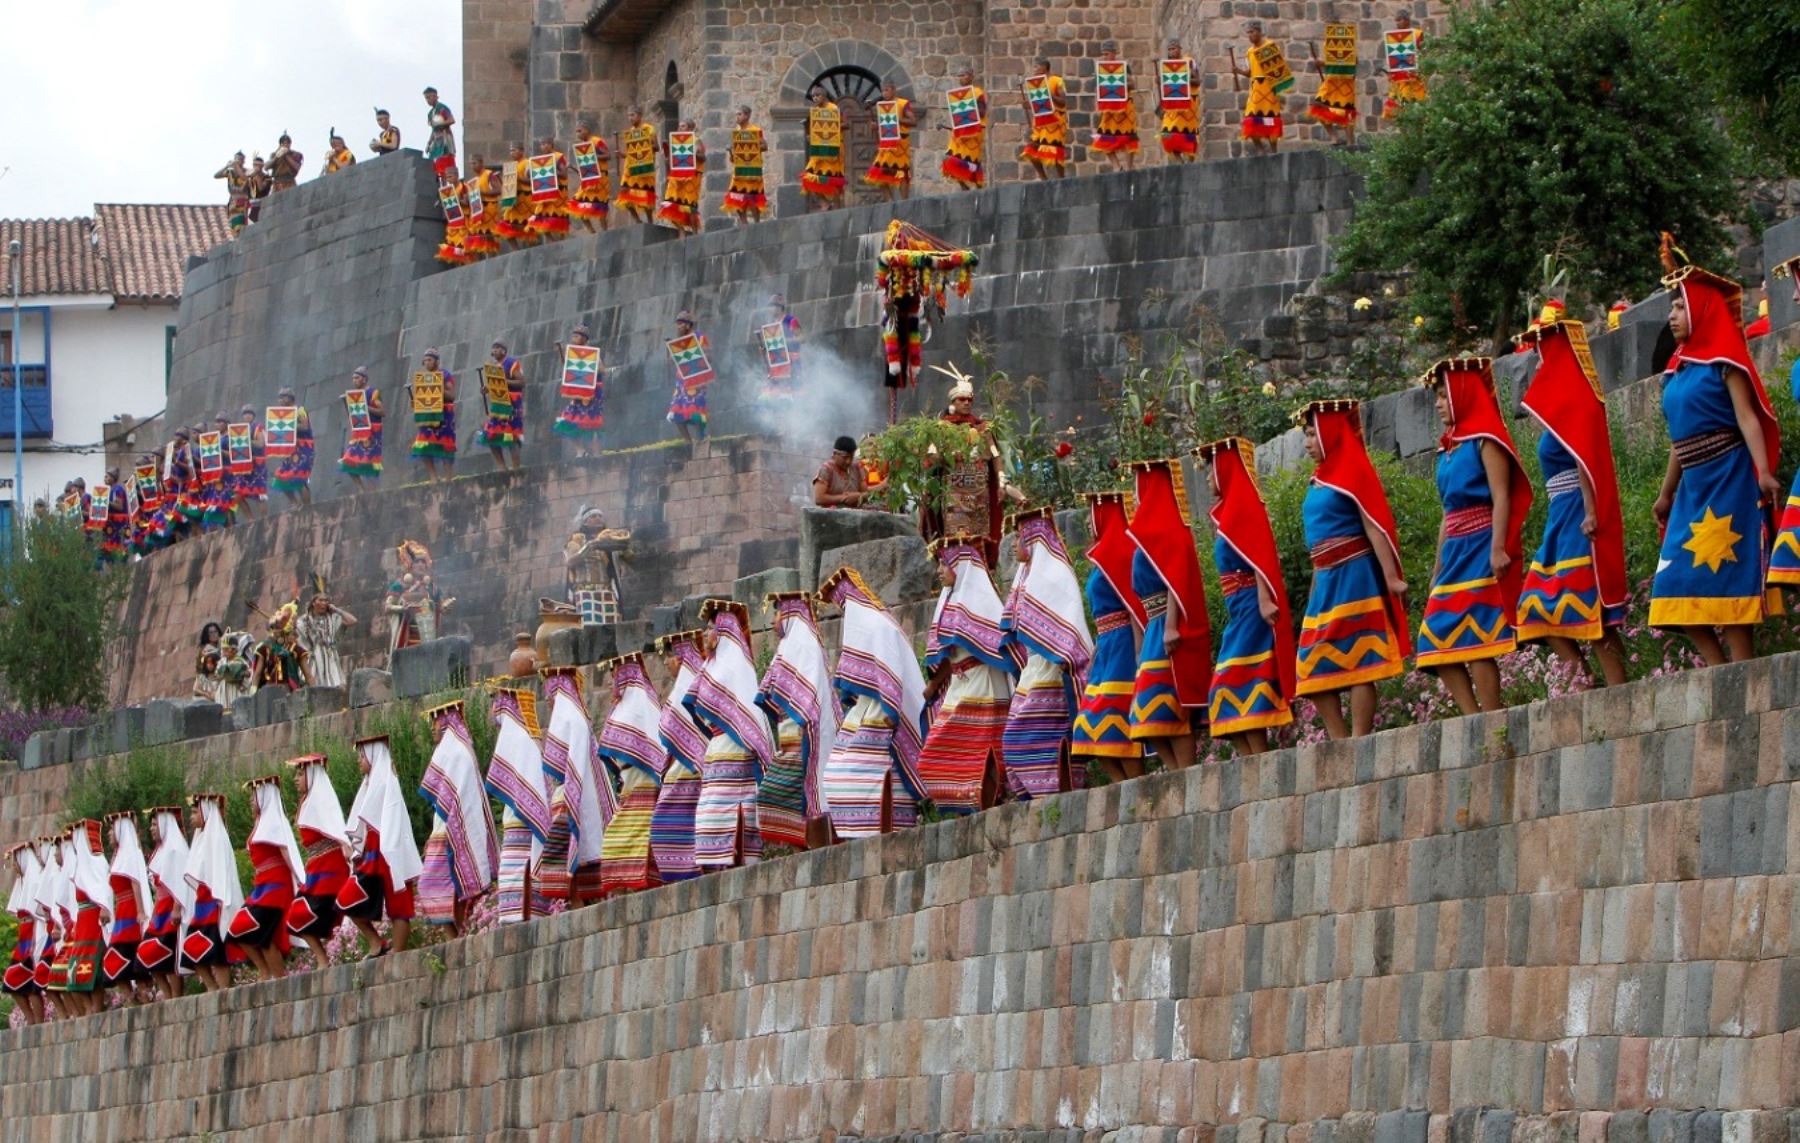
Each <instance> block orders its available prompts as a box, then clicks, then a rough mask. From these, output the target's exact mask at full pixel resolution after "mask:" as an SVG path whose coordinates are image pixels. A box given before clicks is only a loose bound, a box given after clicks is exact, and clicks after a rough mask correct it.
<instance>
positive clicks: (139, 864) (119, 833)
mask: <svg viewBox="0 0 1800 1143" xmlns="http://www.w3.org/2000/svg"><path fill="white" fill-rule="evenodd" d="M106 828H107V830H108V832H110V833H111V834H112V839H113V860H112V868H111V870H110V874H109V877H108V880H109V882H110V883H111V885H112V902H113V923H112V929H111V931H109V932H108V933H107V936H106V952H105V954H104V955H102V956H101V958H100V983H101V985H102V986H103V987H106V988H124V989H126V990H127V992H128V993H129V994H130V995H131V996H132V997H134V998H135V997H136V996H137V992H138V985H139V983H140V982H143V981H146V980H148V979H149V978H150V974H149V973H148V972H146V971H145V970H144V966H143V965H142V964H140V963H139V962H138V956H137V951H138V945H139V943H141V942H142V940H143V936H144V933H143V922H144V921H145V920H146V919H148V917H149V916H150V870H149V868H148V867H147V866H146V865H145V864H144V849H143V846H141V845H140V844H139V843H138V832H137V811H135V810H122V811H120V812H119V813H114V814H107V815H106Z"/></svg>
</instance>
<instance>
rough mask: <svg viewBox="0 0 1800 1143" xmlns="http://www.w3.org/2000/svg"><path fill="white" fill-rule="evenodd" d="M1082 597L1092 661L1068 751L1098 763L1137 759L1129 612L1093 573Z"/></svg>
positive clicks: (1140, 750)
mask: <svg viewBox="0 0 1800 1143" xmlns="http://www.w3.org/2000/svg"><path fill="white" fill-rule="evenodd" d="M1087 598H1088V610H1090V611H1092V612H1093V613H1094V628H1095V631H1096V634H1095V636H1094V659H1093V662H1092V663H1090V664H1089V665H1088V675H1087V686H1086V687H1085V688H1084V689H1083V691H1082V693H1081V712H1080V713H1079V714H1077V715H1076V716H1075V734H1074V738H1073V741H1072V745H1071V746H1070V749H1071V750H1072V751H1073V752H1074V753H1076V754H1080V755H1092V756H1095V757H1100V758H1141V757H1143V756H1144V748H1143V747H1142V746H1140V745H1139V744H1137V743H1135V742H1133V741H1132V740H1131V693H1132V691H1133V690H1134V689H1135V684H1134V681H1133V680H1135V679H1136V677H1137V648H1136V647H1134V646H1133V645H1132V640H1131V613H1130V612H1128V611H1126V610H1125V601H1124V600H1122V599H1120V598H1119V593H1118V592H1116V591H1114V590H1113V585H1112V583H1111V581H1109V580H1108V579H1107V578H1106V576H1105V575H1103V574H1102V573H1101V571H1100V569H1099V568H1095V569H1094V570H1093V571H1091V572H1089V573H1088V581H1087Z"/></svg>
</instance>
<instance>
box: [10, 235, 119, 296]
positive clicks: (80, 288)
mask: <svg viewBox="0 0 1800 1143" xmlns="http://www.w3.org/2000/svg"><path fill="white" fill-rule="evenodd" d="M93 230H94V220H93V219H91V218H24V219H13V218H7V219H0V268H3V269H4V275H5V276H4V282H3V283H0V292H3V293H6V294H7V295H11V293H12V273H13V268H12V259H11V258H9V257H4V256H3V255H4V254H5V252H6V250H7V249H8V247H9V244H10V243H11V242H12V240H13V239H15V238H16V239H18V240H19V243H20V245H21V246H22V247H23V249H21V250H20V252H19V275H20V282H19V292H20V293H21V294H24V295H26V296H32V295H38V294H108V293H111V292H112V282H111V281H110V279H109V277H108V275H107V271H106V263H105V262H103V261H101V259H100V254H99V251H97V250H95V249H94V244H93V242H92V241H91V236H92V234H93Z"/></svg>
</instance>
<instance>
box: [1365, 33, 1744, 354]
mask: <svg viewBox="0 0 1800 1143" xmlns="http://www.w3.org/2000/svg"><path fill="white" fill-rule="evenodd" d="M1655 12H1656V5H1655V3H1654V0H1513V2H1511V3H1506V4H1483V5H1478V6H1475V7H1473V8H1470V9H1467V10H1462V9H1454V8H1453V9H1452V10H1451V13H1450V17H1449V21H1450V23H1449V29H1448V31H1447V33H1446V34H1445V35H1443V36H1441V37H1439V38H1437V39H1435V40H1433V41H1431V43H1430V44H1429V50H1428V53H1427V54H1426V57H1425V58H1426V62H1427V66H1428V68H1429V72H1428V78H1429V79H1430V81H1431V89H1430V90H1431V94H1430V98H1429V99H1427V100H1426V101H1425V102H1424V103H1421V104H1418V105H1416V106H1412V107H1408V108H1407V109H1406V110H1405V111H1404V112H1402V114H1401V116H1400V119H1399V121H1398V124H1397V129H1396V130H1395V131H1393V132H1390V133H1387V134H1385V135H1382V136H1379V137H1377V138H1376V140H1375V142H1374V143H1373V145H1372V147H1371V148H1370V151H1369V153H1368V154H1367V155H1366V156H1365V157H1364V158H1363V159H1361V160H1360V161H1361V162H1362V163H1363V164H1364V174H1365V176H1366V180H1367V186H1366V190H1367V194H1366V197H1365V198H1364V200H1363V201H1362V202H1361V203H1360V204H1359V205H1358V208H1357V212H1356V217H1355V218H1354V219H1353V220H1352V222H1351V225H1350V228H1349V230H1348V231H1347V232H1346V234H1345V236H1344V240H1343V242H1342V244H1341V255H1342V260H1343V263H1344V264H1345V265H1346V266H1347V267H1348V268H1350V269H1387V270H1397V269H1411V270H1412V271H1413V274H1414V278H1413V286H1412V293H1413V297H1414V298H1415V300H1416V301H1417V302H1418V307H1419V309H1418V312H1419V313H1420V314H1421V315H1422V316H1424V317H1425V318H1426V320H1427V322H1428V323H1429V324H1430V326H1431V332H1432V333H1433V334H1434V335H1436V336H1439V337H1443V338H1447V339H1449V340H1451V341H1467V340H1469V339H1470V336H1471V334H1479V333H1481V332H1487V333H1490V334H1491V335H1492V336H1493V337H1494V339H1495V340H1496V341H1500V340H1501V339H1503V338H1504V337H1505V336H1506V335H1508V334H1510V333H1512V332H1514V331H1515V330H1516V329H1517V328H1518V324H1519V320H1520V317H1521V314H1522V309H1523V303H1524V300H1525V295H1526V292H1527V290H1529V289H1530V287H1531V286H1532V285H1533V284H1534V281H1535V278H1536V275H1537V273H1538V269H1539V267H1540V266H1541V265H1542V259H1543V257H1544V256H1545V255H1550V254H1553V255H1555V256H1556V258H1557V260H1558V263H1559V264H1561V265H1565V266H1568V267H1569V268H1570V271H1571V273H1570V279H1569V285H1570V293H1571V294H1573V295H1574V296H1573V297H1572V298H1569V299H1565V300H1567V301H1569V302H1570V308H1571V311H1572V312H1574V311H1575V307H1576V303H1577V302H1580V301H1598V302H1602V303H1604V302H1609V301H1611V300H1612V299H1613V298H1615V297H1618V296H1620V295H1625V296H1628V297H1642V296H1643V295H1644V294H1645V293H1646V292H1648V291H1649V290H1650V289H1651V288H1652V287H1653V286H1654V285H1655V283H1656V281H1657V278H1658V275H1659V273H1660V270H1659V266H1658V262H1657V257H1656V246H1657V234H1658V232H1659V231H1663V230H1669V231H1673V232H1674V234H1675V235H1676V238H1677V240H1678V241H1679V243H1680V245H1681V246H1682V247H1683V249H1685V250H1686V252H1687V253H1688V254H1689V256H1690V257H1692V258H1693V259H1694V260H1695V261H1696V262H1699V263H1701V264H1703V265H1705V264H1710V265H1714V266H1721V267H1722V266H1724V265H1725V262H1724V257H1723V252H1724V250H1725V237H1726V236H1725V229H1724V226H1723V224H1722V221H1721V220H1722V219H1723V218H1725V216H1727V215H1729V214H1731V213H1732V212H1734V211H1735V210H1736V209H1737V205H1738V197H1737V194H1736V189H1735V185H1734V182H1733V171H1732V169H1731V168H1732V164H1731V157H1730V150H1729V148H1728V147H1727V145H1726V144H1725V142H1724V141H1723V139H1722V137H1721V135H1720V133H1719V132H1718V131H1717V129H1716V127H1715V124H1714V122H1713V120H1712V118H1711V117H1710V116H1709V115H1708V114H1707V111H1706V109H1705V108H1704V107H1703V106H1696V102H1695V93H1694V91H1693V89H1692V87H1691V86H1690V85H1689V84H1688V83H1686V82H1685V81H1684V80H1683V79H1682V78H1681V71H1680V68H1679V67H1678V60H1677V56H1676V52H1675V49H1674V47H1673V45H1672V43H1671V40H1670V37H1669V36H1668V35H1667V34H1666V32H1665V31H1664V30H1663V29H1662V28H1661V26H1660V25H1659V23H1658V21H1657V19H1656V16H1655Z"/></svg>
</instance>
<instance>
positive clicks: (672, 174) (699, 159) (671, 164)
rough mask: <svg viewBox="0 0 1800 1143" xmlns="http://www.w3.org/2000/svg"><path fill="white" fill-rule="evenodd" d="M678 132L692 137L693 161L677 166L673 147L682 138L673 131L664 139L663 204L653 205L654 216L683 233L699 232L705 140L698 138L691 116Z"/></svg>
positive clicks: (698, 134) (703, 180)
mask: <svg viewBox="0 0 1800 1143" xmlns="http://www.w3.org/2000/svg"><path fill="white" fill-rule="evenodd" d="M681 133H682V134H685V135H688V136H690V137H691V139H690V142H691V145H692V147H693V156H692V162H691V165H689V166H687V167H685V168H678V167H677V165H676V164H677V156H676V151H675V148H676V147H677V146H678V145H679V144H680V143H681V140H677V139H676V138H675V137H674V133H671V134H670V137H669V138H667V139H665V140H663V166H664V168H665V169H666V170H667V171H668V177H667V178H665V179H663V195H662V205H660V206H658V207H657V208H656V217H657V218H659V219H661V220H662V221H664V222H666V223H668V224H669V225H670V226H673V227H674V228H675V229H676V230H677V231H679V232H680V233H682V234H698V233H700V191H701V187H702V185H703V183H704V182H705V179H706V142H705V141H704V140H703V139H701V138H700V132H699V130H698V128H696V127H695V126H694V121H693V120H692V119H683V120H682V121H681Z"/></svg>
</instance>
